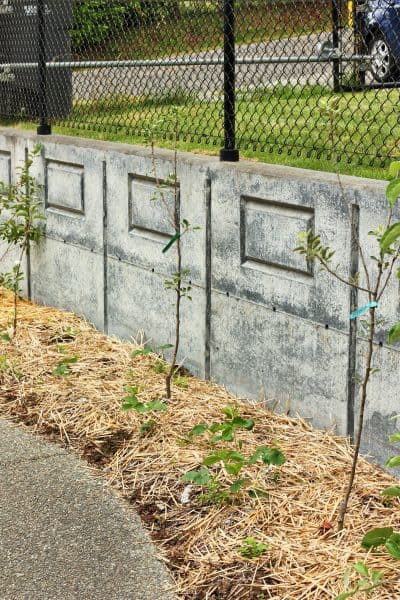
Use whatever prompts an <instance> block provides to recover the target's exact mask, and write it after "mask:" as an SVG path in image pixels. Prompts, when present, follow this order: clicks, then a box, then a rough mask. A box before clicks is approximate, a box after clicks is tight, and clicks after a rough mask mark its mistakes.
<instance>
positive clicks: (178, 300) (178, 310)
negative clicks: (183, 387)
mask: <svg viewBox="0 0 400 600" xmlns="http://www.w3.org/2000/svg"><path fill="white" fill-rule="evenodd" d="M177 127H178V121H177V119H176V121H175V149H174V227H175V231H176V232H177V233H178V234H179V235H178V239H177V241H176V252H177V262H176V274H177V275H176V287H175V293H176V300H175V342H174V349H173V352H172V359H171V364H170V368H169V371H168V373H167V375H166V377H165V391H166V395H167V399H168V400H170V399H171V397H172V392H171V381H172V378H173V376H174V373H175V365H176V361H177V356H178V350H179V343H180V333H181V301H182V241H181V236H180V233H181V225H180V214H179V213H180V210H179V197H178V185H177V172H178V151H177V137H178V131H177Z"/></svg>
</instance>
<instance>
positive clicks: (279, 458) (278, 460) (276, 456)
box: [262, 448, 286, 465]
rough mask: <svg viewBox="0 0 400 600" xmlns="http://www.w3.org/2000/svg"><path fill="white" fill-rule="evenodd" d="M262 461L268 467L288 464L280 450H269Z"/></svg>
mask: <svg viewBox="0 0 400 600" xmlns="http://www.w3.org/2000/svg"><path fill="white" fill-rule="evenodd" d="M262 460H263V462H264V463H265V464H267V465H284V464H285V462H286V458H285V455H284V454H283V453H282V452H281V451H280V450H278V448H269V449H268V451H267V452H266V453H265V454H264V456H263V457H262Z"/></svg>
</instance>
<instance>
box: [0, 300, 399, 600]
mask: <svg viewBox="0 0 400 600" xmlns="http://www.w3.org/2000/svg"><path fill="white" fill-rule="evenodd" d="M12 310H13V299H12V295H11V294H10V293H9V292H5V291H2V292H1V296H0V330H2V331H4V330H5V329H6V328H7V326H8V323H9V321H10V316H11V315H12ZM132 333H134V332H132ZM132 350H134V347H133V346H132V344H127V343H122V342H119V341H117V340H115V339H112V338H109V337H107V336H105V335H103V334H101V333H99V332H97V331H95V330H94V329H93V328H92V327H91V326H90V325H88V324H87V323H86V322H85V321H83V320H81V319H79V318H78V317H76V316H74V315H72V314H70V313H65V312H62V311H59V310H55V309H51V308H47V307H40V306H36V305H34V304H31V303H29V302H26V301H21V304H20V308H19V327H18V332H17V334H16V336H15V338H14V339H13V341H12V342H11V343H10V342H9V341H7V340H6V339H0V385H1V388H0V389H1V393H0V415H1V416H3V417H6V418H9V419H12V420H14V421H16V422H20V423H24V424H25V425H26V426H28V427H29V428H30V429H31V430H32V431H34V432H36V433H39V434H43V435H45V436H47V437H48V438H50V439H51V440H53V441H55V442H58V443H60V444H63V445H64V446H66V447H68V448H70V449H72V450H74V451H75V452H77V453H78V454H79V455H80V456H81V457H82V458H84V459H86V460H87V461H88V462H89V463H90V464H91V465H92V466H93V467H94V468H95V469H97V470H98V472H99V473H101V474H102V475H103V476H104V477H106V478H107V480H108V482H109V485H110V486H111V487H113V488H114V489H116V490H118V491H119V493H120V494H121V495H122V496H123V497H124V498H126V500H127V501H128V502H130V503H131V504H132V505H133V506H134V507H135V508H136V509H137V510H138V511H139V513H140V514H141V516H142V519H143V520H144V522H145V523H146V525H147V526H148V528H149V529H150V531H151V533H152V536H153V539H154V540H155V542H156V543H157V544H158V547H159V550H160V553H161V554H162V556H163V557H164V560H165V561H166V562H167V564H168V566H169V568H170V569H171V572H172V575H173V577H174V578H175V581H176V584H177V591H178V595H179V597H180V598H182V599H185V600H189V599H190V600H200V599H202V600H204V598H208V599H210V600H241V599H251V600H265V599H267V598H268V599H274V600H278V599H279V600H289V599H290V600H293V599H296V600H312V599H315V600H326V599H333V598H335V596H336V594H338V593H339V592H340V591H342V589H343V583H342V576H343V573H344V571H345V569H346V568H347V567H350V568H351V567H352V566H353V565H354V564H355V563H356V562H357V561H365V563H366V564H367V565H368V568H369V569H373V570H378V571H381V572H382V573H383V584H382V585H381V586H380V587H379V588H377V589H376V590H374V591H373V592H371V595H370V596H369V597H370V598H375V599H380V600H389V599H390V600H393V599H394V598H397V597H399V596H400V582H399V571H398V562H396V561H395V560H394V559H393V557H391V556H390V555H388V553H387V552H384V551H381V550H380V549H377V550H375V551H372V550H370V551H369V552H366V551H365V550H363V549H362V548H361V546H360V540H361V539H362V537H363V535H364V533H365V532H367V531H368V530H370V529H371V528H373V527H377V526H379V525H380V524H381V523H384V524H385V526H390V527H393V528H394V529H397V530H398V528H399V526H400V511H399V500H398V499H397V498H393V499H384V498H383V497H382V495H381V494H380V490H382V489H384V488H385V487H387V486H388V485H393V482H394V480H393V478H392V477H390V476H389V475H388V474H387V473H385V472H383V471H382V470H381V469H379V468H377V467H375V466H373V465H371V464H369V463H367V462H366V461H365V460H361V461H360V464H359V470H358V475H357V479H356V483H355V489H354V494H353V495H352V499H351V503H350V507H349V513H348V517H347V521H346V528H345V529H344V530H343V531H342V532H340V533H335V527H334V523H335V519H336V516H337V511H338V506H339V503H340V500H341V498H342V495H343V489H344V487H345V485H346V482H347V473H348V471H349V469H350V465H351V458H352V454H351V449H350V447H349V445H348V443H347V441H346V440H345V439H343V438H340V437H338V436H336V435H334V434H333V433H332V432H327V431H316V430H314V429H313V428H312V427H311V426H310V425H309V424H307V423H306V422H305V421H303V420H301V419H298V418H291V417H289V416H287V415H278V414H275V413H273V412H270V411H268V410H267V409H266V408H265V405H263V404H254V403H248V402H245V401H244V400H241V399H237V398H235V397H234V396H232V395H231V394H229V393H228V392H227V391H226V390H225V389H223V388H221V387H219V386H217V385H215V384H214V383H210V382H206V381H201V380H199V379H197V378H195V377H191V376H189V375H188V374H185V375H184V376H182V374H180V375H179V379H178V380H175V383H174V386H173V387H174V394H173V398H174V400H172V401H171V402H170V403H169V406H168V410H166V411H163V412H161V413H159V414H158V416H157V424H156V426H155V427H152V429H151V430H150V431H148V432H146V431H143V430H142V431H140V427H141V424H142V415H141V414H140V413H139V412H137V411H129V412H125V411H123V410H122V402H123V397H124V395H126V391H125V390H126V386H131V388H132V387H133V386H134V387H135V389H136V388H137V389H138V390H139V397H140V399H141V401H142V402H145V403H147V404H148V403H149V402H154V401H157V400H159V399H160V398H162V397H163V396H164V375H163V372H162V368H161V366H160V365H162V360H161V359H160V358H159V357H158V356H156V355H154V354H151V353H148V354H147V353H143V352H135V351H134V352H132ZM227 405H231V406H235V407H236V409H237V410H238V411H239V412H240V414H241V417H242V418H243V419H244V423H247V424H248V423H249V421H250V420H253V421H254V423H255V425H254V427H253V428H251V430H250V428H247V429H246V427H243V428H241V429H240V430H238V431H237V433H236V435H237V437H238V438H239V443H240V447H241V449H242V451H243V452H246V453H248V454H251V453H252V452H254V450H255V449H256V448H259V447H260V446H262V445H267V446H278V447H279V448H280V450H281V451H282V453H283V454H284V456H285V457H286V462H285V463H284V464H281V465H278V466H273V467H272V468H271V465H270V466H269V467H267V468H266V469H263V470H262V471H261V474H260V471H258V476H257V477H258V480H257V481H254V482H253V481H251V483H252V484H253V483H254V484H255V485H256V486H257V487H260V483H261V484H262V486H263V489H264V490H265V492H266V495H265V496H264V495H255V496H254V497H251V496H249V495H248V494H245V492H244V491H242V490H240V491H239V492H238V494H237V495H236V496H235V497H234V498H233V499H232V501H230V502H222V503H221V502H218V501H216V502H213V501H205V502H200V501H199V497H200V493H201V490H200V489H199V487H198V486H196V485H194V484H193V486H192V487H191V488H190V489H188V486H187V482H184V481H182V475H184V474H185V473H188V472H190V471H193V470H196V469H198V468H199V467H200V466H201V464H202V458H203V456H204V454H205V453H206V452H207V436H205V437H204V436H201V435H200V436H196V439H195V438H194V436H193V432H192V435H190V432H191V431H192V430H193V426H195V425H197V424H200V423H203V424H204V423H206V424H207V423H212V422H218V421H220V420H221V415H222V414H223V410H224V408H225V407H226V406H227ZM197 433H199V430H197ZM209 468H210V470H212V469H214V467H213V466H212V465H211V466H210V467H209ZM246 477H248V478H249V479H252V477H253V475H252V471H251V470H250V469H249V470H248V471H246ZM260 478H261V481H260ZM352 572H353V571H352ZM355 575H357V573H356V572H355Z"/></svg>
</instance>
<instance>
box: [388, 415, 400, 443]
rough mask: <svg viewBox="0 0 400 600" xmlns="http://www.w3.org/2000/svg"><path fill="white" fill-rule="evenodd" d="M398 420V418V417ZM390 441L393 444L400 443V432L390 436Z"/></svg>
mask: <svg viewBox="0 0 400 600" xmlns="http://www.w3.org/2000/svg"><path fill="white" fill-rule="evenodd" d="M396 419H397V416H396ZM389 440H390V441H391V442H400V431H397V432H396V433H392V435H389Z"/></svg>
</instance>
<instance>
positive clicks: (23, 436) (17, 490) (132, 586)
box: [0, 419, 174, 600]
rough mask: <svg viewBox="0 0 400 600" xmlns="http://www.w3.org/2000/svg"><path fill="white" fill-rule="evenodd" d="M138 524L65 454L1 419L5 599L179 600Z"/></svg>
mask: <svg viewBox="0 0 400 600" xmlns="http://www.w3.org/2000/svg"><path fill="white" fill-rule="evenodd" d="M171 587H172V581H171V579H170V577H169V575H168V573H167V570H166V568H165V567H164V565H163V564H162V563H160V562H159V561H157V559H156V553H155V550H154V546H153V545H152V543H151V541H150V538H149V536H148V534H147V532H145V531H144V530H143V528H142V525H141V522H140V519H139V517H138V516H137V515H136V514H135V513H134V512H133V511H131V510H130V509H129V508H127V507H125V506H124V504H123V502H122V501H120V500H119V499H118V498H116V497H114V496H113V495H112V494H111V493H110V492H109V491H107V490H105V489H104V481H102V480H100V479H97V478H94V477H92V476H91V475H90V474H89V472H88V470H87V469H86V468H85V466H84V464H83V463H82V462H80V461H79V460H78V459H77V458H75V457H74V456H72V455H70V454H68V453H67V452H65V451H64V450H63V449H62V448H58V447H57V446H55V445H50V444H48V443H47V442H45V441H42V440H41V439H38V438H35V437H33V436H31V435H30V434H29V433H26V432H25V431H24V430H23V429H20V428H18V427H16V426H15V425H12V424H10V423H8V422H6V421H4V420H3V419H0V599H1V600H20V599H21V600H22V599H24V600H50V599H51V600H58V599H60V600H61V599H63V600H64V599H65V600H68V599H72V598H74V599H75V598H76V599H78V598H79V599H80V600H86V599H87V600H89V599H90V600H97V599H99V600H100V599H107V600H113V599H118V600H122V599H123V600H161V599H166V600H172V599H173V598H174V596H173V594H172V593H171V592H170V591H168V590H170V589H171Z"/></svg>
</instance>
